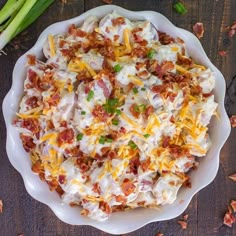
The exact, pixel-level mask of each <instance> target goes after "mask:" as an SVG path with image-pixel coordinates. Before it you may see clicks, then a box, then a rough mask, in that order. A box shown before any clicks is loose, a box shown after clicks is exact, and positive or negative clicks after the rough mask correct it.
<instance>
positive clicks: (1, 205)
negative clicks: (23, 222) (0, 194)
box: [0, 200, 3, 214]
mask: <svg viewBox="0 0 236 236" xmlns="http://www.w3.org/2000/svg"><path fill="white" fill-rule="evenodd" d="M2 212H3V202H2V200H0V214H2Z"/></svg>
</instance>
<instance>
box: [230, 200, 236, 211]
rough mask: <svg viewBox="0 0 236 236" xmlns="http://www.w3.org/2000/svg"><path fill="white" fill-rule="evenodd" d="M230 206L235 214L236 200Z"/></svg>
mask: <svg viewBox="0 0 236 236" xmlns="http://www.w3.org/2000/svg"><path fill="white" fill-rule="evenodd" d="M230 206H231V207H232V209H233V212H236V201H235V200H231V202H230Z"/></svg>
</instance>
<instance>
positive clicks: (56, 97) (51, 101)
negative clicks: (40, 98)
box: [47, 91, 60, 106]
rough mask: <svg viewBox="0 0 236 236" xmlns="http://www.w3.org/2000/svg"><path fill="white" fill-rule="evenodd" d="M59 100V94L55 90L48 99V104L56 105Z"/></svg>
mask: <svg viewBox="0 0 236 236" xmlns="http://www.w3.org/2000/svg"><path fill="white" fill-rule="evenodd" d="M59 101H60V94H59V92H58V91H56V92H55V93H54V94H53V95H52V96H51V97H50V98H49V99H48V100H47V102H48V104H49V106H57V104H58V103H59Z"/></svg>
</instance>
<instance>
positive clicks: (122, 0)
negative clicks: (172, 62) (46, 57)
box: [0, 0, 236, 236]
mask: <svg viewBox="0 0 236 236" xmlns="http://www.w3.org/2000/svg"><path fill="white" fill-rule="evenodd" d="M3 2H4V1H3V0H0V5H2V4H3ZM184 2H185V5H186V7H187V9H188V13H187V14H186V15H184V16H179V15H178V14H177V13H175V12H174V11H173V10H172V3H173V1H172V0H113V4H116V5H119V6H122V7H125V8H127V9H130V10H153V11H158V12H160V13H162V14H163V15H165V16H166V17H167V18H169V19H170V20H171V21H172V22H173V23H174V24H175V25H177V26H179V27H182V28H185V29H187V30H190V31H191V29H192V25H193V24H194V23H196V22H197V21H200V22H203V23H204V26H205V35H204V37H203V38H202V40H201V42H202V45H203V47H204V49H205V51H206V53H207V55H208V56H209V58H210V59H211V60H212V62H213V63H214V64H215V65H216V66H217V67H218V68H219V69H220V70H221V71H222V73H223V75H224V76H225V79H226V83H227V88H228V89H227V94H226V101H225V104H226V108H227V112H228V114H229V115H232V114H236V105H235V104H236V79H235V80H234V81H232V78H233V77H234V76H236V67H235V62H236V60H235V55H236V37H235V38H232V39H229V38H228V37H227V34H226V33H225V32H223V29H224V27H225V26H227V25H230V24H231V23H232V22H233V21H234V20H236V17H235V12H236V1H235V0H218V1H217V0H211V1H204V0H193V1H184ZM102 4H103V2H102V1H101V0H84V1H83V0H78V1H76V0H68V1H67V4H66V5H63V4H62V3H61V1H55V3H54V4H53V5H52V6H51V8H50V9H49V10H48V11H47V12H45V14H44V15H43V16H41V17H40V18H39V19H38V20H37V21H36V22H35V24H33V25H32V26H31V27H30V28H29V29H27V32H23V33H22V34H21V35H19V36H18V37H17V38H16V39H15V40H13V42H12V43H11V44H10V45H8V46H7V47H6V48H5V51H6V53H7V56H5V55H2V56H0V80H1V86H0V99H1V102H2V100H3V98H4V96H5V95H6V93H7V91H8V90H9V89H10V86H11V74H12V69H13V67H14V64H15V62H16V60H17V59H18V57H19V56H20V55H22V54H23V53H24V52H25V51H26V50H28V49H29V48H30V47H31V46H33V44H34V43H35V41H36V40H37V38H38V36H39V34H40V33H41V31H42V30H43V29H44V28H46V27H47V26H48V25H50V24H52V23H54V22H57V21H60V20H65V19H68V18H71V17H74V16H77V15H79V14H81V13H82V12H84V11H85V10H89V9H91V8H93V7H96V6H99V5H102ZM219 50H226V51H227V52H228V55H227V56H226V57H221V56H219V55H218V51H219ZM0 122H1V123H0V141H1V150H0V156H1V157H0V158H1V159H0V173H1V178H0V186H1V187H0V199H2V200H3V202H4V213H3V214H1V215H0V229H1V230H0V236H8V235H9V236H14V235H18V234H20V233H24V235H25V236H28V235H29V236H34V235H36V236H38V235H40V236H41V235H42V236H54V235H55V236H60V235H61V236H64V235H65V236H66V235H68V236H74V235H75V236H78V235H85V236H90V235H91V236H93V235H94V236H102V235H109V234H106V233H104V232H101V231H99V230H97V229H95V228H93V227H89V226H70V225H67V224H65V223H63V222H61V221H60V220H59V219H57V217H56V216H55V215H54V214H53V212H52V211H51V210H50V209H49V208H48V207H47V206H45V205H43V204H41V203H39V202H37V201H36V200H34V199H33V198H31V197H30V196H29V195H28V193H27V192H26V190H25V187H24V184H23V181H22V178H21V177H20V175H19V174H18V173H17V172H16V171H15V170H14V169H13V167H12V166H11V164H10V163H9V160H8V158H7V155H6V151H5V140H6V130H5V125H4V121H3V117H2V115H1V117H0ZM235 139H236V129H234V130H232V132H231V135H230V137H229V139H228V141H227V143H226V144H225V145H224V148H223V149H222V151H221V159H220V168H219V171H218V174H217V177H216V179H215V180H214V181H213V182H212V183H211V184H210V185H209V186H208V187H207V188H205V189H203V190H201V191H200V192H199V193H198V194H197V195H195V197H194V198H193V199H192V201H191V203H190V205H189V207H188V208H187V210H186V213H187V214H189V224H188V228H187V230H184V231H183V230H182V229H181V227H180V225H179V224H178V223H177V220H180V219H181V216H180V217H178V218H177V219H173V220H170V221H164V222H155V223H151V224H148V225H147V226H145V227H143V228H141V229H139V230H137V231H135V232H133V233H130V234H127V235H129V236H142V235H147V236H149V235H150V236H152V235H153V236H154V235H156V233H158V232H162V233H164V235H165V236H176V235H182V236H208V235H209V236H233V235H236V226H235V225H234V227H233V228H228V227H226V226H223V225H222V219H223V216H224V213H225V211H226V209H227V205H228V204H229V201H230V200H231V199H236V183H234V182H232V181H231V180H229V179H228V175H230V174H232V173H235V172H236V158H235V153H236V145H235Z"/></svg>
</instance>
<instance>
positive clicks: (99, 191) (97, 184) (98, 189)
mask: <svg viewBox="0 0 236 236" xmlns="http://www.w3.org/2000/svg"><path fill="white" fill-rule="evenodd" d="M92 191H94V192H95V193H97V194H98V195H100V194H101V188H100V185H99V183H95V184H93V188H92Z"/></svg>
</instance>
